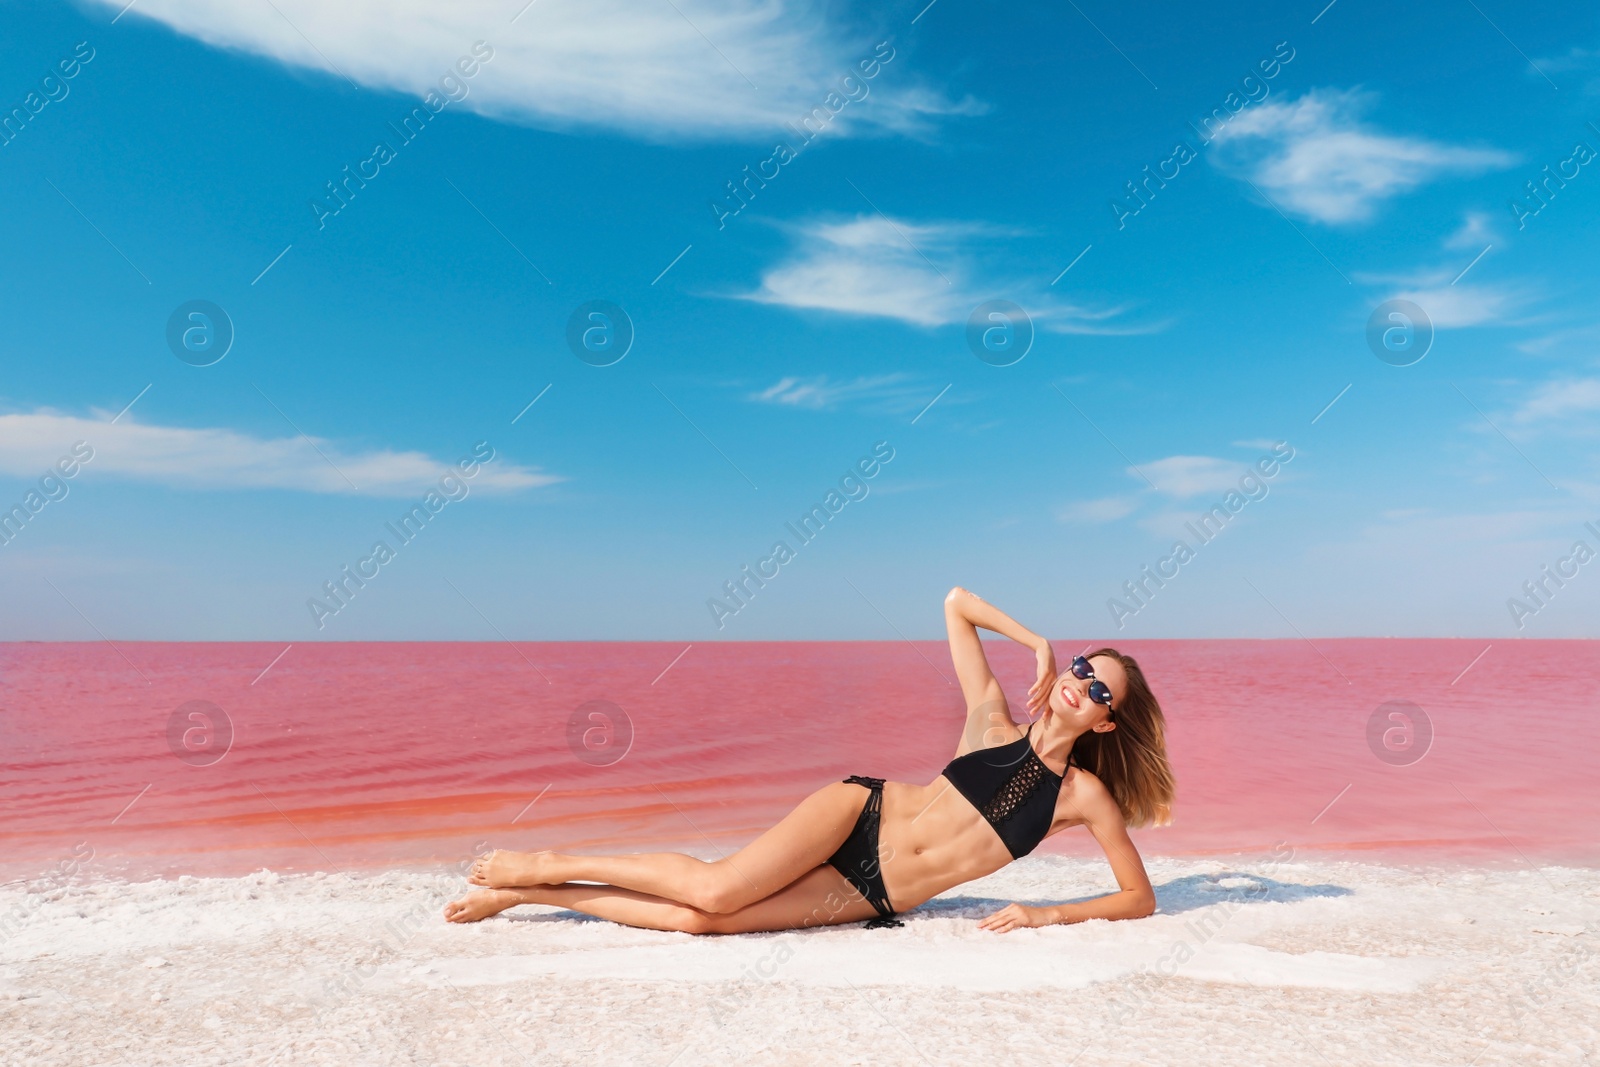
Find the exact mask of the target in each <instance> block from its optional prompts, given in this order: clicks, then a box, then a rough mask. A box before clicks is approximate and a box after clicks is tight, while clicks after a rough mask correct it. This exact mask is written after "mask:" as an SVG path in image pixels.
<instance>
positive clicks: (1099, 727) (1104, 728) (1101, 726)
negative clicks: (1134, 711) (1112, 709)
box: [1090, 719, 1117, 734]
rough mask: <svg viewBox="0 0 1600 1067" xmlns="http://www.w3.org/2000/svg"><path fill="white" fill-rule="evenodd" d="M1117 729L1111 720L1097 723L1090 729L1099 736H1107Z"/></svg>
mask: <svg viewBox="0 0 1600 1067" xmlns="http://www.w3.org/2000/svg"><path fill="white" fill-rule="evenodd" d="M1116 728H1117V724H1116V723H1114V722H1112V721H1111V720H1110V719H1107V720H1106V721H1105V722H1097V723H1095V724H1094V726H1092V727H1090V729H1092V730H1093V731H1094V732H1095V733H1097V734H1107V733H1110V732H1111V731H1112V730H1115V729H1116Z"/></svg>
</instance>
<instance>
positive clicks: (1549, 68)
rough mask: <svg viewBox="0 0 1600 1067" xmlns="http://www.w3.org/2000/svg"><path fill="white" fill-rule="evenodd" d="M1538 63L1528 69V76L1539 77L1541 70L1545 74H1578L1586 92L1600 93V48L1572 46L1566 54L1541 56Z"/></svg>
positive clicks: (1591, 94)
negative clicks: (1535, 67) (1534, 67)
mask: <svg viewBox="0 0 1600 1067" xmlns="http://www.w3.org/2000/svg"><path fill="white" fill-rule="evenodd" d="M1536 64H1537V69H1533V68H1530V69H1529V70H1528V72H1527V74H1528V77H1530V78H1538V77H1539V76H1540V74H1541V72H1542V73H1543V74H1545V75H1550V74H1576V75H1578V77H1579V79H1580V86H1581V87H1582V89H1583V91H1584V93H1586V94H1588V95H1590V96H1596V95H1600V48H1576V47H1575V48H1570V49H1568V50H1567V52H1566V54H1565V55H1559V56H1548V57H1541V58H1540V59H1538V60H1537V61H1536ZM1562 81H1563V82H1566V81H1567V79H1565V78H1563V79H1562Z"/></svg>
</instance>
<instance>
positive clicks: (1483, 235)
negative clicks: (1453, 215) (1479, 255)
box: [1444, 211, 1498, 252]
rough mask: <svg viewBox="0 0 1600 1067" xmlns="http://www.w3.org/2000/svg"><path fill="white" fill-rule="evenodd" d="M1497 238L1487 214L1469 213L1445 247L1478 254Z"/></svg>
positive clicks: (1480, 212)
mask: <svg viewBox="0 0 1600 1067" xmlns="http://www.w3.org/2000/svg"><path fill="white" fill-rule="evenodd" d="M1497 236H1498V235H1497V234H1496V233H1495V229H1494V227H1493V226H1492V225H1490V223H1489V215H1488V213H1487V212H1483V211H1469V212H1467V214H1466V217H1465V218H1463V219H1462V220H1461V228H1460V229H1458V230H1456V232H1455V233H1452V234H1451V235H1450V236H1449V237H1447V238H1445V242H1444V246H1445V247H1446V248H1454V249H1461V250H1463V251H1471V252H1477V251H1480V250H1481V249H1482V248H1483V247H1484V246H1485V245H1488V244H1492V243H1493V242H1494V241H1495V240H1496V238H1497Z"/></svg>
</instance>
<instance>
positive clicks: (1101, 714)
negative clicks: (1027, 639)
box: [1050, 656, 1128, 730]
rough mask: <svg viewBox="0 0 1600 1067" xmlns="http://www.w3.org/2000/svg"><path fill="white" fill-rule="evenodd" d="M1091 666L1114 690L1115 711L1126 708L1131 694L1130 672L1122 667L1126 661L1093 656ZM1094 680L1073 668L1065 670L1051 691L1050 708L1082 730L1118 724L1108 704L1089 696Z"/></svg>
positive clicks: (1108, 686) (1100, 678)
mask: <svg viewBox="0 0 1600 1067" xmlns="http://www.w3.org/2000/svg"><path fill="white" fill-rule="evenodd" d="M1089 666H1090V668H1091V669H1092V670H1093V671H1094V676H1095V678H1098V679H1099V680H1100V681H1102V682H1104V683H1105V684H1106V688H1107V689H1110V690H1111V708H1112V710H1115V709H1117V708H1120V707H1122V702H1123V700H1124V699H1126V698H1127V695H1128V672H1127V671H1125V670H1123V669H1122V664H1121V663H1120V662H1119V661H1118V660H1116V659H1114V658H1113V657H1111V656H1091V657H1090V658H1089ZM1091 681H1093V679H1090V678H1079V677H1078V676H1077V675H1075V674H1073V673H1072V668H1071V667H1068V668H1067V669H1066V670H1064V671H1062V672H1061V674H1060V676H1059V677H1057V678H1056V683H1055V687H1054V688H1052V689H1051V690H1050V710H1051V711H1052V712H1053V713H1054V714H1056V715H1057V716H1060V717H1061V718H1064V719H1066V720H1067V721H1068V722H1069V723H1071V724H1072V725H1074V726H1076V727H1078V728H1079V729H1082V730H1092V729H1095V728H1097V727H1098V728H1101V729H1110V728H1112V727H1113V726H1114V725H1115V724H1114V723H1113V722H1112V721H1111V718H1110V716H1109V714H1108V713H1107V709H1106V706H1105V705H1104V704H1096V703H1095V702H1094V701H1092V700H1090V699H1089V683H1090V682H1091Z"/></svg>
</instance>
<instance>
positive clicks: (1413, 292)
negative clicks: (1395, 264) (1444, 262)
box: [1394, 285, 1516, 329]
mask: <svg viewBox="0 0 1600 1067" xmlns="http://www.w3.org/2000/svg"><path fill="white" fill-rule="evenodd" d="M1394 296H1395V298H1396V299H1399V300H1409V301H1411V302H1412V303H1413V304H1415V305H1417V306H1418V307H1419V308H1421V309H1422V310H1423V311H1425V312H1427V313H1428V321H1430V322H1432V323H1433V325H1434V326H1435V327H1436V328H1441V329H1444V328H1449V327H1453V326H1482V325H1484V324H1485V323H1490V322H1500V321H1502V320H1504V319H1505V318H1506V317H1507V316H1508V315H1509V314H1510V313H1511V311H1512V310H1513V308H1514V307H1515V305H1516V299H1515V298H1514V297H1513V295H1512V294H1511V293H1509V292H1507V291H1505V290H1503V289H1494V288H1490V287H1489V286H1482V285H1477V286H1475V285H1455V286H1450V285H1444V286H1439V287H1437V288H1432V289H1408V290H1403V291H1401V292H1398V293H1395V294H1394Z"/></svg>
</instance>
